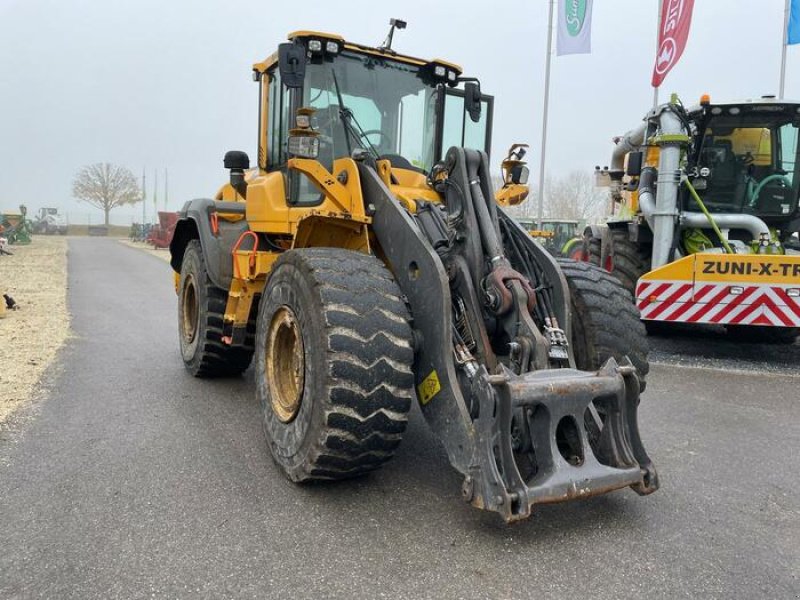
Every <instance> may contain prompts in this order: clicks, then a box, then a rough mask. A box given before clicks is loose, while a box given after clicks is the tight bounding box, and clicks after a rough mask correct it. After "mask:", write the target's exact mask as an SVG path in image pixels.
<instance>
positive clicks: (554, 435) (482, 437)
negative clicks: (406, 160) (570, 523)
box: [462, 359, 658, 521]
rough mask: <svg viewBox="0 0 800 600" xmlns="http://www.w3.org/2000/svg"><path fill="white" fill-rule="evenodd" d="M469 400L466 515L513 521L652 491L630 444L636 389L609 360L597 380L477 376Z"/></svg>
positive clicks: (635, 430)
mask: <svg viewBox="0 0 800 600" xmlns="http://www.w3.org/2000/svg"><path fill="white" fill-rule="evenodd" d="M472 393H473V394H474V395H475V396H477V397H478V398H479V400H480V414H479V415H478V417H477V419H475V421H474V425H475V427H476V432H475V433H476V448H475V453H474V461H473V467H472V468H471V469H470V473H469V474H468V475H467V477H466V479H465V481H464V486H463V490H462V491H463V495H464V498H465V500H467V501H468V502H470V503H471V504H473V505H474V506H476V507H478V508H482V509H486V510H491V511H496V512H498V513H500V515H502V517H503V518H504V519H505V520H506V521H516V520H519V519H524V518H526V517H528V516H530V513H531V509H532V508H533V506H534V505H535V504H547V503H554V502H564V501H567V500H572V499H575V498H587V497H589V496H595V495H598V494H604V493H606V492H610V491H612V490H616V489H620V488H624V487H631V488H633V490H635V491H636V492H637V493H639V494H641V495H644V494H650V493H652V492H654V491H656V490H657V489H658V475H657V474H656V471H655V468H654V467H653V464H652V462H651V461H650V458H649V457H648V456H647V453H646V452H645V449H644V446H643V445H642V440H641V438H640V436H639V426H638V421H637V408H638V404H639V380H638V378H637V377H636V370H635V368H634V367H633V365H631V364H630V362H629V361H627V359H626V360H625V361H624V363H623V364H621V365H618V364H617V363H616V361H615V360H614V359H609V360H608V362H606V364H605V365H603V367H602V368H601V369H600V370H598V371H597V372H586V371H577V370H575V369H550V370H542V371H534V372H531V373H526V374H524V375H522V376H518V375H515V374H513V373H511V372H510V371H508V370H505V371H504V372H503V373H501V374H498V375H487V374H486V373H485V371H484V373H483V374H482V376H481V377H478V378H477V379H476V381H475V383H474V385H473V389H472Z"/></svg>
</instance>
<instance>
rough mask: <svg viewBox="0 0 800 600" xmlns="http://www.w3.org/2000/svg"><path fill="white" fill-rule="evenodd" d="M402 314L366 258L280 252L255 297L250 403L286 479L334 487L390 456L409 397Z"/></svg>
mask: <svg viewBox="0 0 800 600" xmlns="http://www.w3.org/2000/svg"><path fill="white" fill-rule="evenodd" d="M411 341H412V337H411V327H410V326H409V314H408V310H407V308H406V304H405V302H404V300H403V298H402V292H401V291H400V288H399V287H398V286H397V284H396V283H395V281H394V279H393V278H392V275H391V273H390V272H389V271H388V270H387V269H386V268H385V267H384V265H383V264H382V263H381V261H380V260H378V259H377V258H375V257H374V256H370V255H367V254H362V253H358V252H352V251H349V250H341V249H336V248H313V249H303V250H291V251H288V252H285V253H284V254H283V255H282V256H281V258H280V259H278V261H277V262H276V263H275V266H274V267H273V270H272V273H271V275H270V277H269V280H268V282H267V287H266V289H265V290H264V293H263V295H262V299H261V306H260V308H259V312H258V326H257V329H256V363H255V378H256V395H257V396H258V399H259V401H260V403H261V411H262V414H263V424H264V432H265V434H266V438H267V444H268V446H269V449H270V451H271V452H272V456H273V457H274V459H275V462H276V463H277V464H278V465H279V466H280V467H281V469H282V470H283V471H284V472H285V473H286V475H287V476H288V477H289V479H291V480H292V481H296V482H303V481H314V480H322V479H344V478H348V477H354V476H357V475H362V474H363V473H366V472H368V471H372V470H374V469H376V468H378V467H380V466H381V465H382V464H383V463H385V462H386V461H388V460H389V459H390V458H391V457H392V455H393V454H394V451H395V449H396V448H397V447H398V445H399V444H400V440H401V437H402V434H403V432H404V431H405V429H406V424H407V419H408V411H409V409H410V408H411V400H412V398H414V376H413V374H412V364H413V361H414V351H413V348H412V345H411Z"/></svg>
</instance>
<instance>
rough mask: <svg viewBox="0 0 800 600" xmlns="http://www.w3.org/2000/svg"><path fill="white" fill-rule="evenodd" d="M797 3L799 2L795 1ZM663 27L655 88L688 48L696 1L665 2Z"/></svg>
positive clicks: (660, 31)
mask: <svg viewBox="0 0 800 600" xmlns="http://www.w3.org/2000/svg"><path fill="white" fill-rule="evenodd" d="M795 1H797V0H795ZM663 2H664V5H663V7H662V9H661V26H660V27H659V30H658V52H657V53H656V64H655V66H654V67H653V82H652V85H653V87H656V88H657V87H659V86H660V85H661V82H663V81H664V78H665V77H666V76H667V73H669V72H670V71H671V70H672V67H674V66H675V65H676V64H677V63H678V60H679V59H680V57H681V55H682V54H683V49H684V48H685V47H686V40H687V39H688V38H689V26H690V25H691V24H692V9H693V8H694V0H663Z"/></svg>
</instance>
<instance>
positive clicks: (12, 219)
mask: <svg viewBox="0 0 800 600" xmlns="http://www.w3.org/2000/svg"><path fill="white" fill-rule="evenodd" d="M27 215H28V209H27V208H26V207H25V205H24V204H20V205H19V212H12V211H8V212H4V213H0V236H2V237H3V239H5V240H6V243H8V244H18V245H24V244H30V243H31V236H32V235H33V226H32V224H31V221H30V219H28V216H27Z"/></svg>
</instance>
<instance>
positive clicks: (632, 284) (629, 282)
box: [589, 229, 650, 296]
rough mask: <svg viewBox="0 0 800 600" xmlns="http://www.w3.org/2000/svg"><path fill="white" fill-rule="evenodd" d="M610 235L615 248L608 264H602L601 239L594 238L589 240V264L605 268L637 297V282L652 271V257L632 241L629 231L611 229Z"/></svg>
mask: <svg viewBox="0 0 800 600" xmlns="http://www.w3.org/2000/svg"><path fill="white" fill-rule="evenodd" d="M608 235H609V243H610V244H611V245H612V246H613V248H611V252H609V255H608V258H607V259H606V264H604V265H601V264H600V260H601V252H602V245H601V241H600V239H599V238H594V237H593V238H591V239H590V240H589V262H590V263H591V264H593V265H597V266H599V267H603V269H605V270H606V271H608V272H609V273H611V274H612V275H613V276H614V277H616V278H617V279H619V280H620V281H621V282H622V285H623V286H624V288H625V289H626V290H628V292H630V294H631V295H632V296H635V294H636V282H637V281H639V278H640V277H641V276H642V275H644V274H645V273H647V272H648V271H649V270H650V256H649V254H647V253H646V252H643V251H642V249H641V248H640V247H639V245H638V244H636V243H634V242H632V241H631V240H630V238H629V237H628V232H627V231H623V230H621V229H610V230H609V232H608Z"/></svg>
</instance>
